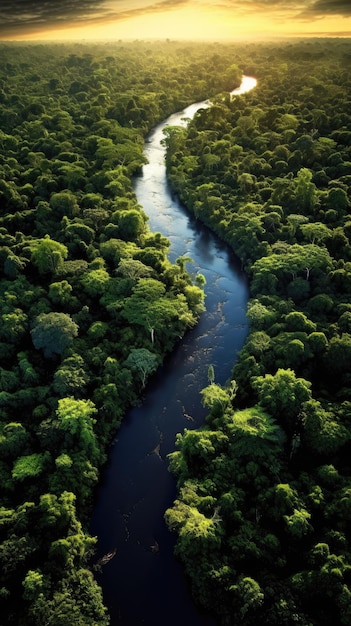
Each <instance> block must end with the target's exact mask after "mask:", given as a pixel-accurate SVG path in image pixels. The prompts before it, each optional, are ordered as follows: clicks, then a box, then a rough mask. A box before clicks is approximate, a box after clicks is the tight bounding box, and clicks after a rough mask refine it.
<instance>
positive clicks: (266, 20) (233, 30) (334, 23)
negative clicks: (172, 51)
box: [14, 4, 351, 41]
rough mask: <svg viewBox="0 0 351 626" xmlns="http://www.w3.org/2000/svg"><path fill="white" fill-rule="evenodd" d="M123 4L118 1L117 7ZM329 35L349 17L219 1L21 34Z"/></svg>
mask: <svg viewBox="0 0 351 626" xmlns="http://www.w3.org/2000/svg"><path fill="white" fill-rule="evenodd" d="M120 6H122V5H120ZM328 33H330V34H331V36H337V35H338V33H340V35H347V33H349V34H351V18H343V19H341V18H340V17H332V18H330V17H328V18H326V17H325V18H321V19H318V20H314V21H313V20H309V21H307V20H306V21H301V20H297V19H293V16H292V15H290V14H288V13H285V14H280V13H279V11H273V10H270V11H264V12H263V11H260V12H257V13H253V12H252V11H250V12H246V13H243V12H242V11H241V12H237V11H234V9H230V10H229V9H225V8H223V6H220V5H215V4H213V5H211V6H210V5H199V4H196V5H192V6H190V5H187V6H183V7H182V8H178V9H177V8H174V9H173V10H168V11H156V12H155V11H153V12H150V13H148V12H145V13H142V14H140V15H139V16H135V17H131V16H127V15H126V17H125V18H124V19H119V20H113V21H108V20H107V19H106V20H105V21H103V20H97V21H96V22H95V23H93V24H89V25H85V26H77V25H75V24H74V22H73V23H72V25H69V24H67V23H66V24H65V28H62V29H51V30H46V31H44V30H43V31H41V32H40V33H38V32H36V33H32V34H28V33H27V34H23V35H21V36H16V37H14V39H27V40H37V39H41V40H46V41H48V40H55V39H58V40H63V41H69V40H119V39H166V38H168V39H177V40H180V39H186V40H207V39H211V40H216V41H220V40H243V39H248V40H249V39H263V38H264V39H266V38H269V37H284V36H304V35H306V36H327V35H328Z"/></svg>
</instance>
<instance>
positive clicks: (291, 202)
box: [166, 41, 351, 626]
mask: <svg viewBox="0 0 351 626" xmlns="http://www.w3.org/2000/svg"><path fill="white" fill-rule="evenodd" d="M350 61H351V55H350V48H349V43H348V42H346V43H345V42H340V41H339V42H338V41H334V42H314V43H311V42H305V43H301V42H300V43H295V44H287V45H284V46H265V45H262V46H257V47H256V48H255V49H253V50H252V55H251V59H250V62H249V63H245V64H243V68H244V71H245V73H252V74H253V75H254V76H255V77H256V78H257V79H258V85H257V87H256V89H254V90H253V91H252V92H250V93H248V94H246V95H245V96H242V97H240V98H235V99H230V98H229V97H228V96H226V97H224V96H223V95H219V96H218V97H217V98H216V99H215V101H214V106H213V107H212V108H211V109H209V110H202V111H199V112H198V113H197V114H196V115H195V117H194V119H193V120H192V121H190V123H189V125H188V128H187V129H186V130H178V129H173V130H171V131H169V134H168V136H167V138H166V141H167V145H168V154H167V166H168V173H169V178H170V180H171V182H172V185H173V188H174V189H175V190H176V191H177V192H178V194H179V196H180V198H181V199H182V200H183V202H184V203H185V204H186V205H187V206H188V208H189V209H190V210H192V211H193V213H194V214H195V216H196V217H197V218H198V219H200V220H202V221H203V222H205V223H206V224H207V225H209V226H210V227H211V228H212V229H213V230H215V231H216V232H217V233H218V234H219V235H220V236H221V237H222V238H223V239H225V240H226V241H227V242H228V243H230V245H231V246H232V247H233V249H234V250H235V252H236V253H237V254H238V256H239V257H240V258H241V260H242V263H243V266H244V267H245V269H246V271H247V273H248V276H249V279H250V288H251V289H250V291H251V299H250V301H249V305H248V318H249V322H250V334H249V337H248V340H247V341H246V344H245V346H244V348H243V349H242V351H241V353H240V355H239V359H238V362H237V363H236V365H235V367H234V370H233V380H232V381H230V382H229V383H228V386H227V387H224V388H223V387H221V386H220V385H218V384H216V380H215V372H214V371H210V372H209V386H208V387H206V388H205V389H204V390H203V402H204V405H205V406H206V407H208V409H209V414H208V418H207V422H206V425H205V426H204V428H203V429H201V430H200V431H196V432H194V431H185V433H184V434H182V435H179V436H178V447H179V450H178V451H176V452H174V453H172V454H171V468H172V470H173V471H174V472H175V474H176V475H177V477H178V486H179V498H178V499H177V501H176V502H175V504H174V506H173V508H171V509H169V510H168V511H167V514H166V519H167V522H168V524H169V526H170V528H172V529H174V530H175V531H176V532H177V534H178V543H177V554H178V555H179V556H180V558H181V559H182V561H183V562H184V564H185V567H186V571H187V573H188V574H189V576H190V578H191V580H192V583H193V590H194V594H195V596H196V598H197V599H198V601H199V602H200V603H201V604H202V605H203V606H204V607H206V608H207V609H208V610H210V611H213V612H214V613H215V615H216V616H217V617H218V619H219V621H220V623H221V624H223V625H227V624H228V625H229V624H233V623H237V624H243V625H249V624H255V623H259V624H267V626H268V625H272V624H277V625H278V624H279V625H281V624H289V625H290V624H303V625H304V626H307V625H308V626H309V625H310V624H314V625H318V626H320V625H323V624H325V625H327V624H331V623H333V624H344V625H346V624H350V622H351V587H350V583H351V578H350V575H351V549H350V539H351V537H350V512H351V500H350V495H351V475H350V474H351V467H350V458H351V455H350V453H351V423H350V416H351V412H350V411H351V403H350V390H351V387H350V384H351V371H350V355H351V352H350V346H351V326H350V319H351V317H350V315H351V282H350V276H351V274H350V271H351V247H350V236H351V231H350V224H351V222H350V206H351V202H350V201H351V195H350V189H351V187H350V182H351V117H350V93H351V82H350V75H349V69H350Z"/></svg>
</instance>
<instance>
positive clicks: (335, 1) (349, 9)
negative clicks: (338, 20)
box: [297, 0, 351, 19]
mask: <svg viewBox="0 0 351 626" xmlns="http://www.w3.org/2000/svg"><path fill="white" fill-rule="evenodd" d="M332 16H333V17H336V16H340V17H351V3H350V0H315V1H314V2H311V3H308V6H307V7H306V8H305V9H304V10H303V11H302V12H301V13H300V15H298V16H297V17H302V18H308V19H311V18H316V19H317V18H322V17H332Z"/></svg>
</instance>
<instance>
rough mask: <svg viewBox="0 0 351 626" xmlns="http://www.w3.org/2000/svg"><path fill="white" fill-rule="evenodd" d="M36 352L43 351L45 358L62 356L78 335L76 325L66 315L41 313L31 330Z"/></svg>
mask: <svg viewBox="0 0 351 626" xmlns="http://www.w3.org/2000/svg"><path fill="white" fill-rule="evenodd" d="M31 335H32V341H33V344H34V347H35V348H36V349H37V350H40V349H43V350H44V356H45V357H46V358H52V357H53V356H54V355H55V354H63V352H64V351H65V350H66V348H67V347H68V346H69V345H70V344H71V343H72V341H73V339H74V338H75V337H77V335H78V325H77V324H76V323H75V322H74V321H73V320H72V318H71V317H70V315H67V314H66V313H54V312H52V313H41V314H40V315H38V317H37V318H36V320H35V323H34V327H33V329H32V330H31Z"/></svg>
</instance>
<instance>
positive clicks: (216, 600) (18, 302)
mask: <svg viewBox="0 0 351 626" xmlns="http://www.w3.org/2000/svg"><path fill="white" fill-rule="evenodd" d="M0 47H1V55H2V59H3V62H2V65H1V68H0V144H1V153H0V168H1V175H0V265H1V281H0V289H1V300H0V307H1V313H0V314H1V325H0V359H1V370H0V381H1V382H0V472H1V507H0V542H1V543H0V563H1V573H0V577H1V582H0V595H1V603H2V610H1V623H2V624H4V626H5V625H6V626H7V624H8V625H10V624H15V625H16V626H24V625H26V626H31V625H33V626H36V625H38V626H49V625H51V624H53V625H55V626H71V625H72V624H73V623H74V624H75V625H77V626H105V625H107V624H109V623H111V624H112V626H114V624H116V626H117V623H118V622H111V621H110V618H109V614H108V610H107V608H106V606H105V604H104V600H103V592H102V589H101V587H100V585H99V583H98V580H97V576H96V572H97V568H98V565H97V564H96V544H97V538H96V537H95V536H93V535H92V534H91V533H90V519H91V515H92V511H93V508H94V502H95V498H96V493H97V491H98V489H99V478H100V477H101V472H102V471H103V468H104V467H105V465H106V462H107V460H108V455H109V450H110V446H111V444H112V442H113V440H114V439H115V437H116V434H117V433H118V429H119V427H120V424H121V423H122V421H123V418H124V416H125V415H126V412H127V410H128V409H129V408H130V407H133V406H137V405H139V404H140V402H142V397H143V394H144V392H145V389H146V388H147V386H148V384H149V383H150V380H152V379H153V376H155V374H156V373H157V371H158V370H159V367H160V366H161V365H162V363H163V362H164V360H165V359H166V358H167V356H168V355H169V354H172V352H173V351H174V350H175V349H176V347H177V346H178V345H179V344H180V343H181V342H182V341H183V338H184V337H186V336H187V334H188V333H189V332H191V329H192V328H194V327H195V326H196V325H197V323H198V322H199V320H200V319H201V316H203V315H204V314H205V313H204V311H205V307H206V299H205V279H204V276H203V275H202V274H201V273H200V272H197V273H196V274H194V273H192V272H191V271H188V269H187V266H191V259H189V258H188V257H186V256H182V255H180V256H179V257H178V258H177V259H175V260H174V261H173V262H171V261H170V259H169V256H168V252H169V248H170V242H169V239H168V238H167V234H166V233H161V232H153V231H152V230H151V229H150V227H149V225H148V221H149V220H148V214H147V212H146V211H145V210H144V208H143V207H142V206H141V205H140V204H139V203H138V201H137V198H136V195H135V192H134V188H133V181H134V180H135V178H136V177H138V176H141V175H142V171H143V165H145V163H146V158H145V155H144V150H143V148H144V141H145V139H146V138H147V136H148V133H149V132H150V131H151V129H152V128H154V127H155V125H157V124H158V123H159V122H161V121H162V120H164V119H165V118H167V117H168V116H169V115H171V114H172V113H174V112H176V111H181V110H183V109H184V108H185V107H186V106H188V105H190V104H191V103H193V102H199V101H205V100H209V101H210V104H211V105H210V106H208V107H206V108H205V107H204V108H200V109H199V110H198V111H197V112H196V113H195V114H194V116H193V117H192V118H191V119H189V120H187V122H186V123H185V124H184V125H183V126H181V127H180V126H176V125H175V126H171V125H170V126H168V127H167V128H166V129H165V132H164V139H163V142H164V144H165V146H166V167H167V175H168V181H169V184H170V186H171V189H172V193H174V194H175V195H176V196H177V197H179V199H180V201H181V202H182V204H183V206H184V208H185V209H186V210H187V211H189V215H191V216H192V218H193V219H195V220H196V221H198V222H199V223H203V224H205V225H206V227H208V228H209V229H210V230H211V231H213V232H214V233H216V235H218V236H219V237H220V239H221V240H222V241H223V242H225V243H226V244H227V245H228V246H229V247H230V248H231V249H232V250H233V252H234V253H235V255H236V256H237V257H238V258H239V259H240V262H241V265H242V268H243V270H244V271H245V273H246V275H247V278H248V281H249V290H250V299H249V302H248V306H247V319H248V322H249V334H248V336H247V338H246V341H245V343H244V345H243V347H242V349H241V351H240V353H239V355H238V356H237V355H236V354H233V358H232V371H231V376H230V377H229V379H228V380H227V381H226V382H225V383H223V382H218V380H216V369H215V368H213V367H212V366H209V367H208V372H207V381H206V384H205V386H204V387H203V389H202V391H201V392H200V393H201V398H202V404H203V406H204V408H205V409H206V418H205V422H204V423H203V425H202V426H201V427H200V428H190V426H189V428H185V429H184V430H183V431H182V432H179V433H178V434H177V436H176V439H175V441H174V449H173V451H172V452H170V454H169V455H168V462H169V470H170V472H171V473H172V474H173V475H174V477H175V480H176V481H177V496H176V499H175V500H174V502H173V504H172V506H170V507H169V508H167V510H165V511H164V517H165V524H166V525H167V527H168V529H169V532H170V533H174V536H175V537H176V548H175V558H177V559H179V561H180V562H181V563H182V567H183V568H184V572H185V576H186V579H187V581H188V583H189V586H190V588H191V591H192V594H193V598H194V602H195V603H196V605H198V606H199V607H201V610H203V611H204V613H205V614H208V615H210V616H212V618H213V619H214V620H215V622H216V623H217V624H219V625H220V626H229V625H233V624H238V626H239V625H242V626H250V625H251V624H257V623H258V624H261V625H267V626H268V625H279V626H281V625H286V626H288V625H289V626H290V625H293V624H299V625H302V626H311V625H313V626H327V625H328V626H329V625H330V624H331V623H333V624H334V625H342V626H347V625H348V624H350V623H351V546H350V540H351V536H350V521H351V467H350V458H351V454H350V453H351V422H350V420H351V403H350V389H351V372H350V362H351V248H350V237H351V218H350V202H351V198H350V182H351V113H350V104H351V102H350V93H351V79H350V68H351V51H350V42H349V40H347V39H345V40H343V39H335V40H334V39H316V40H300V41H296V40H295V41H294V40H286V41H282V42H278V41H277V42H274V43H240V44H238V43H235V44H229V43H220V44H218V43H215V42H213V43H206V44H205V43H196V44H195V43H184V42H182V43H181V44H180V43H177V42H176V41H170V40H168V41H166V42H152V43H150V42H142V41H135V42H133V43H132V42H130V43H127V42H117V43H96V44H91V43H89V45H88V44H83V43H82V44H78V43H70V44H59V43H48V44H28V43H27V44H26V43H3V44H1V46H0ZM243 75H246V76H253V77H255V79H256V80H257V85H256V87H255V88H254V89H253V90H251V91H249V92H248V93H246V94H242V95H240V97H231V95H230V92H231V91H232V90H233V89H234V88H235V87H238V86H239V85H240V83H241V80H242V77H243ZM150 488H152V486H151V487H150ZM114 558H118V546H117V555H116V557H114ZM107 567H108V566H107ZM118 591H119V592H120V594H121V595H122V594H123V588H122V587H121V589H120V590H117V592H116V594H117V602H118ZM155 593H157V590H155ZM135 601H136V602H137V601H138V598H135ZM184 619H185V620H186V616H185V617H184ZM155 623H156V622H155ZM147 626H149V625H147ZM150 626H151V625H150Z"/></svg>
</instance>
